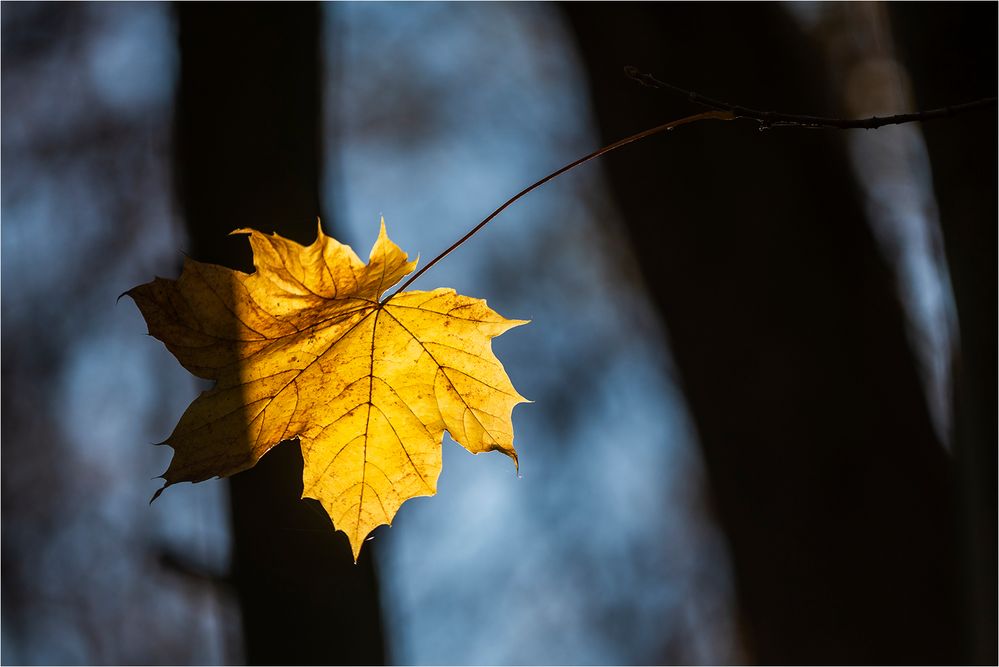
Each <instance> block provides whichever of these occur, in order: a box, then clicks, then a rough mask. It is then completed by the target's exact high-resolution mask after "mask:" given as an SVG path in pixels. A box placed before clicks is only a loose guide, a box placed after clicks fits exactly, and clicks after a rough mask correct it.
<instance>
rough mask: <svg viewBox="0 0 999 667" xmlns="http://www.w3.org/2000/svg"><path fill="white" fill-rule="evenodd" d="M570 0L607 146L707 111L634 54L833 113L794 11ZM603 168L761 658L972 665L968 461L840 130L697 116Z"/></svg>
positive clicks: (738, 93)
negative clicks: (962, 540)
mask: <svg viewBox="0 0 999 667" xmlns="http://www.w3.org/2000/svg"><path fill="white" fill-rule="evenodd" d="M564 7H565V10H566V12H567V15H568V17H569V19H570V22H571V26H572V27H573V29H574V31H575V34H576V36H577V38H578V42H579V45H580V49H581V55H582V58H583V61H584V66H585V67H586V69H587V72H588V76H589V81H590V85H591V90H592V101H593V105H594V109H595V112H596V118H597V122H598V124H599V128H600V131H601V134H602V135H603V138H604V141H605V142H610V141H611V140H614V139H618V138H620V137H622V136H626V135H628V134H631V133H633V132H635V131H637V130H641V129H644V128H647V127H651V126H653V125H655V124H658V123H661V122H664V121H666V120H669V119H672V118H679V117H681V116H685V115H688V114H691V113H694V112H696V111H698V110H699V109H697V108H694V107H691V106H690V105H689V104H687V103H686V102H685V100H678V99H674V98H670V97H668V96H667V95H666V94H664V93H662V92H658V91H654V90H650V89H647V88H643V87H641V86H638V85H636V84H635V83H633V82H631V81H629V80H628V79H626V78H625V77H624V76H623V75H622V72H621V70H622V67H623V66H624V65H635V66H638V67H639V68H642V69H645V70H647V71H651V72H653V73H655V74H656V75H657V76H659V77H660V78H663V79H665V80H667V81H670V82H673V83H676V84H677V85H680V86H683V87H685V88H692V89H695V90H697V91H698V92H701V93H703V94H706V95H709V96H712V97H716V98H720V99H725V100H729V101H732V102H736V103H741V104H745V105H747V106H752V107H757V108H765V109H774V110H782V111H789V112H802V113H808V112H814V113H821V112H827V113H829V112H831V113H835V112H836V107H835V106H834V104H833V102H832V100H833V99H835V97H834V96H833V95H832V94H830V93H831V91H829V90H828V89H827V83H826V77H825V76H824V69H823V65H822V62H821V61H820V60H819V58H818V55H817V54H816V53H815V52H814V49H812V48H811V47H810V44H808V43H807V42H806V41H805V38H804V36H803V35H802V34H801V33H800V31H799V30H798V29H797V27H796V26H795V25H794V24H793V23H792V22H791V20H790V18H789V16H787V14H786V13H785V12H784V10H783V9H782V8H781V7H780V6H779V5H767V4H763V5H760V4H751V3H737V4H724V5H716V4H679V3H678V4H673V3H668V4H659V3H638V4H630V3H629V4H624V3H622V4H614V5H611V4H598V3H583V4H578V5H576V4H574V5H566V6H564ZM936 7H937V8H938V9H940V6H939V5H937V6H936ZM691 26H696V27H697V29H691V28H690V27H691ZM703 26H710V30H703V29H702V27H703ZM705 34H710V35H711V37H712V39H711V41H710V43H706V42H704V41H703V35H705ZM694 35H700V36H701V37H699V38H696V39H695V38H694V37H693V36H694ZM938 101H941V102H944V101H946V100H938ZM993 149H994V142H993V143H992V144H990V148H989V150H990V151H992V150H993ZM993 157H994V155H993ZM602 167H603V168H604V169H605V170H606V171H607V173H608V176H609V179H610V182H611V184H612V187H613V193H614V195H615V197H616V201H617V204H618V206H619V209H620V211H621V212H622V214H623V216H624V219H625V221H626V224H627V227H628V232H629V234H630V236H631V239H632V241H633V246H634V249H635V254H636V257H637V259H638V262H639V265H640V269H641V271H642V273H643V275H644V278H645V280H646V283H647V284H648V286H649V288H650V291H651V292H652V295H653V299H654V301H655V303H656V304H657V305H658V307H659V308H660V310H661V313H662V315H663V317H664V320H665V322H666V325H667V326H668V328H669V335H670V341H671V344H672V351H673V355H674V358H675V361H676V366H677V368H678V370H679V373H680V377H681V380H682V383H683V386H684V389H685V393H686V397H687V400H688V404H689V407H690V410H691V412H692V415H693V418H694V421H695V424H696V427H697V429H698V434H699V437H700V442H701V444H702V448H703V454H704V459H705V463H706V468H707V474H708V480H709V483H710V486H711V490H712V495H713V499H714V504H715V509H716V512H717V515H718V518H719V521H720V523H721V526H722V528H723V529H724V531H725V533H726V536H727V539H728V543H729V547H730V553H731V557H732V561H733V567H734V575H735V586H736V595H737V598H738V605H739V611H740V625H741V629H742V633H743V641H744V645H745V647H746V650H747V653H748V655H747V659H749V660H753V661H757V662H760V663H767V664H789V663H790V664H793V663H800V664H808V663H816V662H818V663H831V664H854V663H858V662H859V663H875V664H877V663H882V664H884V663H892V664H894V663H913V664H917V663H927V662H928V663H953V662H959V661H961V660H962V657H963V656H962V653H961V652H960V616H959V613H958V609H959V604H958V596H957V580H958V549H957V543H958V540H957V527H956V521H955V504H954V502H953V501H954V485H953V481H952V462H951V459H950V458H949V457H948V455H947V454H946V452H945V450H944V448H943V447H942V445H941V443H940V442H938V440H937V438H936V436H935V434H934V430H933V427H932V423H931V420H930V416H929V414H928V410H927V408H926V405H925V400H924V397H923V391H922V387H921V383H920V379H919V376H918V373H917V366H916V363H915V360H914V357H913V355H912V353H911V351H910V349H909V344H908V342H907V339H906V335H905V319H904V316H903V312H902V310H901V307H900V305H899V303H898V298H897V296H896V291H895V284H894V277H893V274H892V272H891V270H890V269H889V267H887V266H886V265H885V262H884V260H883V258H882V256H881V254H880V252H879V251H878V248H877V246H876V244H875V240H874V238H873V236H872V234H871V232H870V230H869V228H868V226H867V222H866V221H865V219H864V215H863V212H862V210H861V206H860V203H859V197H858V192H857V188H856V186H855V184H854V182H853V181H852V179H851V171H850V168H849V164H848V162H847V160H846V158H845V154H844V148H843V143H842V137H841V136H840V135H839V134H838V133H835V132H819V131H803V130H780V129H772V130H769V131H767V132H760V131H758V130H757V129H756V128H755V127H754V126H753V125H752V124H748V123H741V122H740V123H717V122H711V123H701V124H698V125H694V126H689V127H685V128H682V129H679V130H676V131H675V132H672V133H670V134H669V135H667V136H664V137H660V138H657V139H653V140H649V141H646V142H643V143H642V144H639V145H636V146H633V147H630V148H628V149H626V150H625V151H622V152H620V153H616V154H614V155H612V156H608V158H606V159H605V160H604V161H603V163H602ZM994 222H995V221H994V218H993V220H992V223H993V224H994ZM992 248H994V245H990V246H989V249H990V252H991V249H992ZM994 277H995V276H994V272H993V274H992V276H991V278H990V279H994ZM990 368H994V366H991V367H990ZM991 472H992V473H994V467H993V468H992V469H991Z"/></svg>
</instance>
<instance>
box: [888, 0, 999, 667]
mask: <svg viewBox="0 0 999 667" xmlns="http://www.w3.org/2000/svg"><path fill="white" fill-rule="evenodd" d="M888 7H889V10H890V11H891V12H892V22H893V24H894V25H895V27H896V33H897V35H896V38H897V41H898V43H899V47H900V50H901V52H902V56H903V58H904V60H905V64H906V65H907V67H908V68H909V71H910V73H911V75H912V78H913V82H912V83H913V89H914V92H915V94H916V99H917V102H918V104H919V106H920V108H929V107H932V106H943V105H946V104H951V103H955V102H957V101H959V100H966V99H967V100H970V99H973V98H980V97H987V96H990V95H995V94H996V78H997V71H996V55H997V54H996V51H997V44H996V29H995V26H996V21H997V18H999V17H997V13H999V12H997V5H996V3H994V2H993V3H980V4H979V3H958V4H956V5H948V6H946V11H942V10H943V9H944V7H941V6H939V5H937V6H934V5H932V4H931V5H923V4H920V3H905V4H893V3H889V5H888ZM923 134H924V136H925V137H926V144H927V148H928V149H929V153H930V162H931V164H932V165H933V182H934V188H935V190H936V196H937V203H938V205H939V207H940V222H941V227H942V229H943V235H944V245H945V248H946V252H947V263H948V265H949V268H950V274H951V280H952V281H953V287H954V296H955V300H956V302H957V316H958V326H959V328H960V350H959V358H958V363H957V364H956V365H955V378H954V387H955V392H954V393H955V396H954V398H955V400H954V434H953V440H954V452H955V455H956V457H957V469H958V474H959V475H960V483H961V488H960V501H961V509H962V525H961V528H962V531H963V532H964V540H963V545H962V546H963V548H964V553H963V554H962V565H963V575H964V596H965V601H964V602H965V604H966V615H965V618H964V624H963V626H964V628H965V631H966V633H967V636H966V641H967V642H968V643H969V644H970V647H971V650H970V651H969V652H968V654H966V655H965V656H963V657H962V661H963V662H973V663H976V664H995V663H996V662H997V660H999V652H997V644H999V637H997V626H999V615H997V606H999V602H997V591H999V582H997V580H996V562H997V560H999V554H997V541H999V537H997V535H996V525H997V523H999V516H997V508H996V496H997V492H999V490H997V488H996V468H997V465H999V461H997V458H996V442H997V441H999V432H997V422H996V412H995V410H996V404H997V395H996V375H995V369H996V367H997V365H999V361H997V358H996V341H997V338H999V332H997V328H996V323H997V320H999V313H997V312H996V310H997V306H996V304H997V303H999V294H997V291H996V285H997V274H996V245H997V240H999V239H997V228H996V220H997V219H999V210H997V201H996V182H997V181H999V173H997V168H996V165H997V162H996V145H997V143H999V137H997V135H996V112H995V110H992V111H983V112H981V113H976V114H974V115H968V116H964V117H962V118H960V119H958V120H955V121H953V122H947V123H929V124H927V125H926V126H925V127H924V128H923Z"/></svg>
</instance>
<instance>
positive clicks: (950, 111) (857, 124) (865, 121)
mask: <svg viewBox="0 0 999 667" xmlns="http://www.w3.org/2000/svg"><path fill="white" fill-rule="evenodd" d="M624 73H625V74H626V75H627V76H628V77H629V78H631V79H634V80H635V81H637V82H638V83H640V84H642V85H643V86H648V87H649V88H657V89H659V90H665V91H668V92H671V93H674V94H676V95H679V96H681V97H685V98H687V99H688V100H690V101H691V102H693V103H694V104H698V105H700V106H703V107H707V108H709V109H715V110H718V111H728V112H729V113H731V114H732V115H733V116H734V117H735V118H748V119H751V120H755V121H756V122H757V123H759V124H760V127H763V128H769V127H804V128H811V129H830V130H854V129H863V130H874V129H877V128H879V127H883V126H885V125H899V124H901V123H913V122H923V121H928V120H937V119H940V118H952V117H954V116H956V115H958V114H961V113H965V112H967V111H973V110H975V109H982V108H985V107H989V106H995V104H996V98H995V97H986V98H983V99H980V100H975V101H974V102H966V103H964V104H955V105H953V106H947V107H942V108H940V109H930V110H929V111H919V112H915V113H903V114H896V115H894V116H885V117H882V118H879V117H877V116H873V117H871V118H857V119H851V118H827V117H824V116H807V115H801V114H788V113H777V112H775V111H760V110H759V109H750V108H749V107H744V106H741V105H738V104H729V103H728V102H722V101H720V100H716V99H712V98H710V97H708V96H706V95H701V94H700V93H695V92H693V91H689V90H684V89H683V88H680V87H678V86H674V85H673V84H670V83H666V82H665V81H660V80H659V79H657V78H656V77H654V76H652V75H651V74H647V73H645V72H642V71H641V70H639V69H638V68H637V67H632V66H630V65H629V66H628V67H625V68H624Z"/></svg>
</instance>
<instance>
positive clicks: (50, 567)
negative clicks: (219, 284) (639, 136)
mask: <svg viewBox="0 0 999 667" xmlns="http://www.w3.org/2000/svg"><path fill="white" fill-rule="evenodd" d="M0 21H2V46H0V57H2V99H0V103H2V156H0V158H2V179H0V180H2V221H0V222H2V228H0V247H2V312H0V316H2V322H0V324H2V373H3V385H2V563H0V565H2V644H0V651H2V655H0V659H2V661H3V663H4V664H22V663H23V664H87V663H92V664H111V663H135V664H146V663H164V664H210V663H243V662H251V663H267V662H272V663H334V664H335V663H353V664H366V663H381V662H394V663H405V664H656V663H660V664H661V663H685V664H701V663H742V662H762V663H789V662H790V663H793V662H799V663H815V662H847V663H855V662H875V663H885V662H939V663H953V662H974V663H989V662H993V663H994V662H995V661H996V659H997V657H996V589H997V587H996V578H995V577H996V533H995V530H996V475H995V470H996V418H995V405H996V382H995V375H994V374H993V369H995V368H996V357H995V354H996V319H997V318H996V303H997V299H996V280H997V275H996V253H995V248H996V218H997V215H996V145H997V141H996V113H995V109H994V107H993V108H992V109H990V110H986V111H983V112H979V113H977V114H974V115H968V116H962V117H957V118H954V119H949V120H944V121H938V122H936V123H934V124H927V125H925V126H920V125H915V124H912V125H905V126H898V127H891V128H883V129H880V130H877V131H872V132H863V131H857V132H817V131H805V130H788V129H778V128H774V129H770V130H767V131H763V132H761V131H759V130H758V129H757V128H756V127H755V126H754V125H753V124H752V123H748V122H747V123H726V124H721V123H702V124H698V125H693V126H689V127H685V128H681V129H678V130H676V131H675V132H672V133H670V134H669V135H667V136H664V137H658V138H655V139H651V140H648V141H646V142H644V143H642V144H640V145H635V146H633V147H629V148H627V149H624V150H622V151H621V152H620V153H617V154H615V155H613V156H608V157H606V158H604V159H602V160H601V161H598V162H596V163H592V164H588V165H586V166H584V167H581V168H579V169H576V170H574V171H572V172H570V173H568V174H566V175H565V176H563V177H561V178H560V179H557V180H555V181H553V182H552V183H550V184H548V185H546V186H545V187H544V188H542V189H540V190H538V191H536V192H534V193H532V194H531V195H529V196H528V197H527V198H525V199H524V200H522V201H520V202H518V203H517V204H516V205H515V206H514V207H512V208H511V209H510V210H508V211H506V212H504V213H503V214H502V215H501V216H500V217H499V218H497V219H496V220H495V221H494V222H493V223H491V224H490V225H489V226H488V227H487V228H486V229H485V230H484V231H483V232H482V233H481V234H479V235H478V236H476V237H475V238H474V239H472V240H471V241H469V242H468V243H467V244H466V245H465V246H463V247H462V248H461V249H459V250H458V251H457V252H456V253H454V254H453V255H451V256H450V257H449V258H448V259H447V260H446V261H444V262H442V263H441V264H440V265H438V266H437V267H435V268H434V269H433V270H432V271H431V272H429V273H428V274H427V275H426V276H425V277H424V278H421V280H420V283H418V284H417V285H416V287H418V288H424V289H430V288H433V287H436V286H449V287H454V288H455V289H457V290H458V291H460V292H462V293H466V294H470V295H474V296H480V297H484V298H487V299H488V300H489V303H490V305H491V306H493V307H494V308H495V309H497V310H498V311H499V312H500V313H502V314H504V315H505V316H507V317H511V318H524V319H531V320H532V324H531V325H530V326H528V327H525V328H520V329H517V330H514V331H512V332H510V333H509V334H507V335H505V336H503V337H502V338H501V339H498V340H497V341H495V343H494V346H495V349H496V350H497V353H498V355H499V356H500V358H501V359H502V360H503V362H504V365H505V366H506V368H507V370H508V372H509V374H510V376H511V378H512V379H513V381H514V382H515V384H516V385H517V387H518V389H519V390H520V391H521V392H522V393H523V394H524V395H526V396H528V397H529V398H531V399H532V400H534V401H535V402H534V403H533V404H530V405H524V406H520V407H518V408H517V409H516V410H515V413H514V423H515V427H516V431H517V439H516V444H517V447H518V451H519V452H520V454H521V471H520V473H521V474H520V475H519V476H518V475H516V474H515V471H514V469H513V466H512V465H511V463H510V462H509V460H507V459H506V458H505V457H502V456H500V455H483V456H478V457H473V456H471V455H470V454H468V453H467V452H465V451H464V450H463V449H462V448H460V447H458V446H457V445H455V444H454V443H453V442H450V441H449V440H448V439H447V438H445V442H444V445H443V447H444V449H443V454H444V471H443V473H442V476H441V480H440V485H439V493H438V495H437V496H436V497H435V498H432V499H428V498H423V499H416V500H413V501H410V502H409V503H407V504H406V505H405V506H404V507H403V508H402V509H401V511H400V513H399V515H398V518H397V519H396V521H395V523H394V526H393V527H392V528H391V529H388V528H380V529H378V530H377V531H376V532H375V533H374V538H373V539H372V540H371V541H370V542H368V543H367V544H366V546H365V553H364V555H363V557H362V559H361V563H360V564H359V565H357V566H355V565H354V564H353V563H352V562H349V560H350V558H349V552H348V550H347V546H346V540H345V538H344V537H343V535H342V534H337V533H334V532H333V529H332V528H331V527H330V525H329V521H328V519H326V518H325V516H323V515H322V512H321V510H319V511H317V508H316V507H315V506H314V505H311V504H309V503H307V502H303V501H299V500H298V493H299V492H300V485H301V482H300V479H299V476H300V466H301V457H300V454H298V452H297V445H296V444H295V443H284V444H282V445H281V446H280V447H277V448H275V450H274V451H273V452H272V453H270V454H268V455H267V457H265V459H264V460H262V461H261V463H260V465H258V468H257V469H254V470H253V471H249V472H247V473H243V474H240V475H238V476H236V477H235V478H234V479H233V480H232V481H231V482H228V481H219V480H214V481H209V482H204V483H200V484H196V485H187V484H185V485H179V486H177V487H174V488H171V489H170V490H169V491H168V492H167V493H165V494H164V495H163V496H162V497H161V498H160V499H159V500H157V501H156V502H155V503H153V504H152V505H149V504H148V502H147V501H148V499H149V497H150V496H151V495H152V493H153V492H154V491H155V490H156V489H157V488H158V487H159V485H160V484H159V481H158V480H155V479H153V478H154V477H155V476H156V475H158V474H160V473H161V472H162V471H163V470H164V469H165V468H166V465H167V463H168V461H169V458H170V452H169V450H168V448H165V447H153V446H151V444H150V443H154V442H159V441H161V440H162V439H163V438H164V437H165V436H166V435H167V434H168V433H169V432H170V430H171V429H172V427H173V425H174V424H175V423H176V420H177V418H178V417H179V415H180V414H181V413H182V412H183V410H184V408H185V407H186V406H187V404H188V403H189V402H190V401H191V400H192V399H193V398H194V396H196V395H197V393H198V392H199V391H201V390H202V389H204V386H203V385H202V383H201V382H200V381H198V380H196V379H195V378H193V377H191V376H190V375H188V374H187V373H186V371H184V370H183V369H182V368H180V366H179V365H178V364H177V363H176V362H175V361H174V360H173V359H172V357H171V356H170V355H169V353H167V352H166V350H165V349H164V348H163V346H162V345H161V344H160V343H159V342H157V341H156V340H154V339H152V338H149V337H147V336H144V333H145V326H144V324H143V322H142V320H141V317H140V316H139V314H138V312H137V310H136V309H135V307H134V306H133V305H132V304H131V302H130V301H129V300H128V299H122V300H121V301H120V302H116V298H117V296H118V295H119V294H120V293H122V292H123V291H125V290H127V289H128V288H130V287H132V286H134V285H137V284H139V283H143V282H147V281H149V280H151V279H152V277H153V276H156V275H160V276H166V277H174V276H176V275H177V274H178V273H179V268H180V259H181V257H182V256H183V253H188V254H190V255H192V256H193V257H195V258H196V259H202V260H206V261H218V262H221V263H226V264H228V265H230V266H234V267H246V266H247V262H248V251H247V249H246V248H245V239H241V238H230V237H226V236H224V235H225V233H226V232H228V231H229V230H231V229H233V228H237V227H243V226H251V227H257V228H260V229H264V230H267V231H278V232H280V233H282V234H283V235H286V236H289V237H292V238H296V239H297V240H299V241H303V242H308V241H311V240H312V236H310V235H311V234H314V225H315V218H316V217H317V216H320V217H321V218H322V220H323V225H324V227H325V229H326V231H327V232H329V233H331V234H333V235H334V236H335V237H337V238H338V239H340V240H342V241H344V242H347V243H350V244H351V245H353V246H354V248H355V250H357V251H358V253H359V254H360V255H361V256H365V255H366V253H367V250H368V248H369V247H370V245H371V243H372V242H373V241H374V238H375V236H376V234H377V230H378V221H379V218H380V216H384V217H385V220H386V223H387V226H388V230H389V233H390V234H391V236H392V238H393V239H394V240H395V241H396V242H398V243H399V245H400V246H401V247H402V248H404V249H405V250H407V251H408V252H409V253H410V255H411V256H415V255H417V254H419V255H420V256H421V258H423V260H424V261H426V260H427V259H429V258H431V257H433V256H435V255H436V254H437V253H438V252H439V251H440V250H442V249H443V248H445V247H447V246H448V245H449V244H450V243H451V242H452V241H453V240H454V239H456V238H458V237H459V236H461V235H462V234H463V233H464V232H465V231H467V229H468V228H470V227H471V226H472V225H474V224H475V223H476V222H477V221H478V220H480V219H481V218H483V217H484V216H485V215H486V214H488V213H489V212H490V211H491V210H492V209H493V208H495V207H496V206H498V205H499V204H500V203H501V202H502V201H504V200H505V199H506V198H507V197H508V196H510V195H511V194H512V193H514V192H516V191H517V190H519V189H521V188H522V187H524V186H525V185H527V184H529V183H530V182H532V181H534V180H536V179H537V178H540V177H541V176H543V175H545V174H546V173H549V172H551V171H553V170H555V169H557V168H558V167H560V166H562V165H563V164H565V163H567V162H569V161H571V160H573V159H575V158H576V157H579V156H581V155H583V154H585V153H587V152H589V151H590V150H593V149H594V148H596V147H598V146H600V145H603V144H606V143H609V142H610V141H613V140H616V139H618V138H621V137H623V136H626V135H628V134H631V133H634V132H637V131H640V130H643V129H646V128H647V127H651V126H653V125H656V124H659V123H661V122H664V121H665V120H669V119H672V118H677V117H681V116H684V115H689V114H691V113H694V112H696V111H698V110H699V109H698V108H697V107H693V106H691V105H690V104H689V103H688V102H687V101H686V100H684V99H677V98H672V97H669V96H667V95H666V94H664V93H662V92H660V91H654V90H650V89H647V88H643V87H641V86H638V85H637V84H636V83H635V82H633V81H630V80H628V79H627V78H626V77H624V75H623V73H622V68H623V67H624V66H625V65H635V66H638V67H640V68H641V69H644V70H647V71H650V72H652V73H654V74H655V75H657V76H658V77H660V78H662V79H665V80H667V81H670V82H671V83H675V84H676V85H680V86H684V87H688V88H692V89H695V90H697V91H698V92H701V93H704V94H707V95H710V96H713V97H717V98H721V99H726V100H729V101H732V102H735V103H739V104H744V105H746V106H754V107H760V108H766V109H774V110H781V111H787V112H801V113H816V114H827V115H839V116H850V117H852V116H871V115H887V114H890V113H898V112H905V111H910V110H914V109H917V108H931V107H939V106H944V105H947V104H953V103H960V102H965V101H969V100H972V99H977V98H981V97H987V96H990V95H995V93H996V55H997V50H996V33H995V25H996V5H995V4H994V3H978V4H962V3H950V4H946V5H939V4H924V5H908V4H892V5H881V4H869V3H846V4H839V3H795V4H780V5H777V4H752V5H749V6H748V7H747V6H742V5H727V4H726V5H718V4H703V5H701V4H699V5H685V4H674V3H669V4H662V5H660V4H655V3H642V4H640V5H637V4H636V5H632V4H585V5H571V4H562V5H554V4H526V3H524V4H521V3H511V4H502V3H500V4H496V3H473V4H460V3H413V4H397V3H356V4H355V3H335V4H322V5H312V4H297V3H296V4H294V5H292V4H289V5H280V6H279V5H270V4H266V3H259V4H252V5H237V4H225V5H202V4H195V3H191V4H181V5H170V4H159V3H73V4H61V3H39V4H36V3H5V4H3V6H2V8H0ZM296 467H297V469H296ZM296 479H297V480H298V481H297V483H298V485H299V488H298V489H297V490H296V489H295V483H296Z"/></svg>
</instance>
